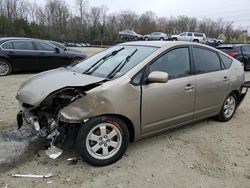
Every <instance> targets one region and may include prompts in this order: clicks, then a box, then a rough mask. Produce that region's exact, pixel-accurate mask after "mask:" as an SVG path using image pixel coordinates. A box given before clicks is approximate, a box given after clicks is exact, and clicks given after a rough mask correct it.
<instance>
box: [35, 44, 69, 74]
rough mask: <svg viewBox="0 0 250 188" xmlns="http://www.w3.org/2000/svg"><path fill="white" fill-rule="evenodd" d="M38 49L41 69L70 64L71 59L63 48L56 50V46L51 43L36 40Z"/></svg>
mask: <svg viewBox="0 0 250 188" xmlns="http://www.w3.org/2000/svg"><path fill="white" fill-rule="evenodd" d="M34 43H35V46H36V49H37V51H38V66H39V69H40V70H47V69H54V68H58V67H61V66H64V65H69V64H70V61H71V60H70V59H69V58H68V57H67V56H66V55H65V53H64V52H63V51H61V50H58V51H56V49H55V48H56V47H55V46H53V45H50V44H49V43H45V42H40V41H35V42H34Z"/></svg>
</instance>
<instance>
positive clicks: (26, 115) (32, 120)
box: [17, 111, 40, 131]
mask: <svg viewBox="0 0 250 188" xmlns="http://www.w3.org/2000/svg"><path fill="white" fill-rule="evenodd" d="M24 121H25V122H26V123H28V124H30V125H31V126H33V127H34V128H35V130H36V131H39V130H40V125H39V121H38V117H36V116H35V115H33V114H32V113H30V112H28V111H20V112H18V114H17V126H18V129H20V128H21V127H22V126H23V122H24Z"/></svg>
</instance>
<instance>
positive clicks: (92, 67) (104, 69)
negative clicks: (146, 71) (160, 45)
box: [71, 46, 157, 79]
mask: <svg viewBox="0 0 250 188" xmlns="http://www.w3.org/2000/svg"><path fill="white" fill-rule="evenodd" d="M156 49H157V48H156V47H145V46H114V47H112V48H109V49H107V50H104V51H102V52H100V53H98V54H96V55H94V56H92V57H90V58H88V59H86V60H84V61H82V62H80V63H78V64H76V65H74V66H73V67H71V69H72V70H73V71H76V72H78V73H82V74H88V75H93V76H97V77H102V78H108V79H111V78H117V77H120V76H122V75H124V74H125V73H126V72H127V71H129V70H130V69H132V68H133V67H134V66H136V65H137V64H139V63H140V62H141V61H142V60H144V59H145V58H146V57H148V56H149V55H151V54H152V53H153V52H154V51H156Z"/></svg>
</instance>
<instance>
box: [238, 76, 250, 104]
mask: <svg viewBox="0 0 250 188" xmlns="http://www.w3.org/2000/svg"><path fill="white" fill-rule="evenodd" d="M248 88H250V81H246V82H244V83H243V84H242V85H241V92H240V99H239V103H238V106H240V104H241V103H242V101H243V100H244V98H245V96H246V94H247V92H248Z"/></svg>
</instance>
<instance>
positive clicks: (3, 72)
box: [0, 61, 10, 76]
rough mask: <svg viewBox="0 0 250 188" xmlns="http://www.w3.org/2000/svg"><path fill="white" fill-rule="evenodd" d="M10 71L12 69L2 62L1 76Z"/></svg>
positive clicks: (0, 67)
mask: <svg viewBox="0 0 250 188" xmlns="http://www.w3.org/2000/svg"><path fill="white" fill-rule="evenodd" d="M9 70H10V67H9V65H8V64H7V63H5V62H4V61H0V76H4V75H6V74H7V73H8V72H9Z"/></svg>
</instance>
